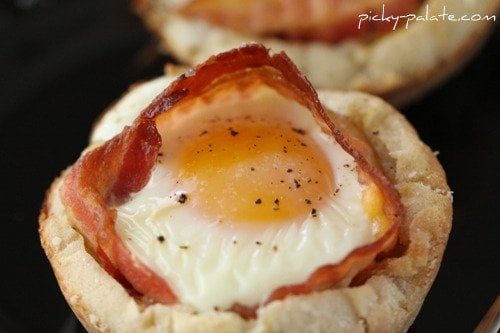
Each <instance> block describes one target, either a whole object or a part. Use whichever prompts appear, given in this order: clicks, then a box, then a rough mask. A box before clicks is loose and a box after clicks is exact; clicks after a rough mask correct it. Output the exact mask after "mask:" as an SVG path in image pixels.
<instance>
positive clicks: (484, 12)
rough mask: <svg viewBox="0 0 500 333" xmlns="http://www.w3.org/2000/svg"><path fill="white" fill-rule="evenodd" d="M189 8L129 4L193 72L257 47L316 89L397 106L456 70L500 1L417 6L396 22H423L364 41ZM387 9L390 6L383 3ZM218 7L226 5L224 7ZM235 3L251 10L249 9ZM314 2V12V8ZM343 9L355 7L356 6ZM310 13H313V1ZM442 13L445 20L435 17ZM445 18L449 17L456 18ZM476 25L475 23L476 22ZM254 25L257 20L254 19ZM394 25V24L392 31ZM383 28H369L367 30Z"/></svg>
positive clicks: (155, 2) (147, 1)
mask: <svg viewBox="0 0 500 333" xmlns="http://www.w3.org/2000/svg"><path fill="white" fill-rule="evenodd" d="M191 2H196V1H166V0H137V1H135V2H134V4H135V9H136V11H137V12H138V13H139V15H140V16H141V17H142V18H143V19H144V21H145V23H146V25H147V26H148V27H149V28H150V30H151V31H153V32H154V33H155V34H156V36H158V38H159V40H160V41H161V49H162V50H163V51H164V52H166V53H168V54H171V55H174V56H175V57H176V58H177V59H178V60H179V61H180V62H181V63H186V64H189V65H194V64H196V63H199V62H201V61H202V60H203V59H205V58H207V57H208V56H210V55H211V54H215V53H218V52H220V51H222V50H226V49H230V48H233V47H238V46H239V45H241V44H242V43H245V42H250V41H252V42H258V43H262V44H264V45H266V46H268V47H270V48H272V49H274V50H276V51H280V50H284V51H285V52H286V53H287V54H288V55H289V56H290V58H292V60H293V61H294V62H295V64H296V65H297V66H298V67H299V69H300V70H301V71H302V72H303V73H305V74H306V75H307V77H308V78H309V80H310V81H311V82H312V84H313V85H314V86H315V87H316V88H318V89H336V90H339V89H340V90H359V91H363V92H367V93H370V94H374V95H378V96H381V97H383V98H384V99H386V100H389V101H390V102H391V103H392V104H396V105H402V104H404V103H408V102H409V101H411V100H412V99H415V98H417V97H418V96H420V95H422V94H423V93H425V92H426V91H428V90H429V89H431V88H433V87H434V86H436V85H437V84H439V83H440V82H442V81H444V80H445V79H446V78H447V77H449V76H450V75H451V74H453V73H454V72H456V71H457V70H459V69H460V68H461V67H462V66H463V65H464V64H465V63H466V62H467V61H468V60H469V59H470V58H471V57H472V56H473V55H474V54H475V53H476V52H477V51H478V49H479V48H480V47H481V45H482V44H483V42H484V41H485V39H486V38H487V36H488V34H489V32H490V31H491V30H492V29H493V28H494V26H495V19H496V14H497V13H498V11H499V8H500V1H498V0H472V1H470V0H458V1H449V0H428V1H419V2H420V4H419V5H418V6H417V7H416V8H413V9H409V10H408V13H407V14H399V13H398V15H415V16H416V17H420V19H415V20H411V21H408V20H407V19H406V18H405V17H402V18H401V21H400V22H399V25H398V26H397V27H396V28H395V29H394V31H393V30H392V28H389V29H388V30H389V31H387V32H385V33H377V34H375V35H368V37H366V36H365V35H363V34H361V36H354V37H352V38H349V36H348V38H343V39H340V40H336V41H333V42H328V41H317V40H314V39H308V38H306V39H303V38H302V39H294V38H280V37H277V36H273V35H272V34H271V35H264V34H258V33H254V32H249V31H240V30H238V29H234V28H231V27H228V26H225V25H220V24H214V23H212V22H211V21H210V20H207V19H206V18H205V17H203V15H198V16H194V15H191V16H189V15H185V14H183V13H180V11H181V10H182V8H183V7H185V6H186V5H189V4H190V3H191ZM201 2H203V1H201ZM366 2H367V3H369V2H370V1H366ZM391 2H395V1H386V3H391ZM417 2H418V1H417ZM205 3H206V2H205ZM217 3H222V5H221V6H224V1H218V2H217ZM240 3H247V5H248V6H250V5H249V3H250V4H251V3H252V2H248V1H240ZM290 3H291V4H292V5H293V3H294V1H275V2H272V3H269V4H268V5H263V7H264V8H266V6H271V4H274V5H276V6H281V5H283V6H287V5H289V4H290ZM314 3H315V4H316V5H318V4H317V3H318V2H317V1H316V2H314ZM319 3H320V5H321V4H322V5H324V6H327V8H329V6H334V5H332V4H331V3H333V2H331V1H324V2H321V1H320V2H319ZM339 3H341V2H339ZM347 3H352V4H354V5H353V6H356V5H355V4H356V2H347ZM360 3H362V2H360ZM371 3H374V1H372V2H371ZM375 3H376V1H375ZM382 3H384V2H382ZM382 3H381V4H380V6H378V5H377V6H376V8H372V7H369V8H370V10H362V12H360V13H358V15H355V16H354V17H352V18H351V20H354V21H355V22H351V23H352V25H353V26H357V25H358V24H359V25H361V26H363V24H364V22H360V19H361V17H363V18H364V17H366V16H362V15H368V13H371V10H372V9H373V11H374V13H375V11H377V12H380V11H381V9H380V8H378V7H382ZM403 3H404V2H403ZM296 5H297V4H296ZM301 5H303V3H301ZM303 6H304V7H306V9H307V7H308V6H307V5H303ZM367 6H373V4H368V5H367ZM387 6H389V5H387ZM310 7H311V8H314V6H313V2H311V5H310ZM309 10H310V9H309ZM268 11H271V9H263V10H262V15H264V14H266V15H267V16H271V19H272V16H279V15H280V12H281V11H276V12H272V13H270V12H268ZM248 12H250V11H248ZM283 12H285V11H283ZM405 13H406V12H405ZM443 13H445V16H441V17H439V16H438V15H441V14H443ZM379 14H381V13H379ZM250 15H251V14H250ZM255 15H257V14H255ZM300 15H307V14H302V13H301V12H300V11H299V18H300ZM449 15H453V19H450V17H451V16H449ZM464 15H466V16H465V17H466V18H471V17H474V18H475V21H454V20H456V18H461V17H463V16H464ZM386 16H390V15H389V14H387V15H386ZM478 18H480V20H476V19H478ZM256 20H257V21H259V18H256ZM393 23H394V21H391V22H390V25H391V26H392V24H393ZM380 24H381V23H380V22H374V23H372V26H377V25H380ZM367 25H368V23H367ZM353 29H356V28H353Z"/></svg>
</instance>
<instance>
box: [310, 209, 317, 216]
mask: <svg viewBox="0 0 500 333" xmlns="http://www.w3.org/2000/svg"><path fill="white" fill-rule="evenodd" d="M311 215H312V217H317V216H318V212H317V211H316V208H313V209H311Z"/></svg>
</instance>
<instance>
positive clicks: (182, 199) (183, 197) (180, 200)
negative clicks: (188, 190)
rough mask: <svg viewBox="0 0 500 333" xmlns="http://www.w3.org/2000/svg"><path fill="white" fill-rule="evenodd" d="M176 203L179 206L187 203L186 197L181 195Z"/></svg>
mask: <svg viewBox="0 0 500 333" xmlns="http://www.w3.org/2000/svg"><path fill="white" fill-rule="evenodd" d="M177 201H178V202H179V203H181V204H183V203H185V202H186V201H187V195H185V194H184V193H181V195H179V198H178V199H177Z"/></svg>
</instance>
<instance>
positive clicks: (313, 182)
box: [178, 120, 334, 223]
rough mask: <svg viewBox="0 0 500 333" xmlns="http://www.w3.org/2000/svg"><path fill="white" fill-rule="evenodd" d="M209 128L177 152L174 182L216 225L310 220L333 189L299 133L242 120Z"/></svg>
mask: <svg viewBox="0 0 500 333" xmlns="http://www.w3.org/2000/svg"><path fill="white" fill-rule="evenodd" d="M224 125H228V126H221V125H220V126H214V127H212V128H209V129H207V130H204V131H202V132H201V133H200V134H199V135H198V136H196V137H194V138H192V140H190V142H189V143H187V144H186V146H184V147H182V149H181V150H180V156H179V160H178V168H179V170H178V179H180V181H181V182H183V183H185V182H186V183H189V184H193V186H194V190H193V191H192V192H191V193H189V200H190V204H191V205H193V206H194V207H196V208H197V209H199V210H202V211H204V212H205V213H208V214H210V216H212V217H215V218H216V219H218V220H219V221H221V222H243V223H245V222H248V223H271V222H273V223H274V222H285V221H291V220H292V221H294V220H303V219H304V218H306V217H307V216H309V215H312V216H315V215H316V212H317V209H318V208H319V207H320V206H321V205H322V202H323V200H324V199H325V201H326V199H327V198H329V197H330V194H331V192H332V189H334V182H333V179H334V177H333V171H332V168H331V166H330V163H329V161H328V160H327V159H326V158H325V157H324V155H325V153H324V152H322V151H321V149H320V148H319V146H318V145H317V144H316V143H315V142H314V141H313V140H312V139H311V138H310V137H308V135H307V133H305V132H304V131H303V130H301V129H297V128H293V127H291V126H289V127H286V126H282V125H280V124H278V123H274V124H271V123H269V122H252V121H251V120H246V121H243V122H238V124H234V125H233V124H231V123H224Z"/></svg>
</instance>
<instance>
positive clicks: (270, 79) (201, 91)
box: [62, 44, 403, 318]
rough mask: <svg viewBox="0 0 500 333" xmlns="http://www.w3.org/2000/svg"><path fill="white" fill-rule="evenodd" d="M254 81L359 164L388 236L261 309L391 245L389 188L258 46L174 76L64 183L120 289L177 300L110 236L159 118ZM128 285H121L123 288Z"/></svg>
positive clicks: (302, 81)
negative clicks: (296, 108)
mask: <svg viewBox="0 0 500 333" xmlns="http://www.w3.org/2000/svg"><path fill="white" fill-rule="evenodd" d="M256 78H258V79H259V81H258V82H264V83H265V84H268V85H270V86H272V87H273V88H275V89H277V90H278V91H279V92H280V93H282V94H284V95H285V96H287V97H289V98H293V99H294V100H296V101H297V102H298V103H301V104H302V105H304V106H306V107H307V108H308V109H309V110H311V112H312V113H313V115H314V116H315V117H316V118H317V120H318V122H319V123H320V124H322V125H323V130H325V131H330V132H331V133H332V134H333V135H334V137H335V139H336V140H337V141H338V142H339V144H340V145H341V146H342V147H343V148H344V149H345V150H346V151H347V152H349V153H350V154H351V155H352V156H353V157H354V158H355V159H356V161H357V163H358V165H359V169H360V172H361V176H362V177H367V178H366V179H369V180H370V181H373V182H375V183H376V184H377V186H378V187H379V188H380V190H381V191H382V193H383V195H384V198H385V204H384V211H385V213H386V215H387V216H388V218H389V219H390V220H391V221H392V225H391V227H390V228H389V230H388V231H387V232H386V233H385V234H384V235H383V236H382V237H381V238H380V239H378V240H377V241H375V242H374V243H372V244H369V245H366V246H364V247H361V248H358V249H356V250H354V251H353V252H352V253H351V254H350V255H349V256H348V257H347V258H345V259H344V260H343V261H342V262H341V263H338V264H335V265H327V266H323V267H320V268H318V269H317V270H316V271H315V272H314V273H313V274H312V275H311V276H310V277H309V279H308V280H307V281H305V282H304V283H302V284H299V285H294V286H283V287H282V288H279V289H277V290H275V291H274V292H273V293H272V295H271V296H270V297H269V298H268V300H267V301H266V302H271V301H273V300H276V299H282V298H284V297H286V296H287V295H290V294H303V293H309V292H311V291H316V290H323V289H326V288H331V287H332V286H335V285H336V284H337V283H338V282H339V281H341V280H342V279H343V278H344V277H345V276H346V274H347V273H348V272H349V271H350V270H351V268H353V267H355V266H356V265H358V264H359V263H362V262H371V261H373V260H374V259H375V257H376V256H377V255H378V254H379V253H381V252H383V251H387V250H388V249H390V248H391V247H392V246H393V245H394V244H395V241H396V239H397V230H398V226H399V223H400V220H401V218H402V216H403V206H402V205H401V202H400V200H399V195H398V193H397V192H396V190H395V189H394V188H393V187H392V185H391V184H390V182H389V181H388V180H387V179H386V178H385V177H384V175H383V174H382V173H381V172H380V171H379V170H378V169H377V168H375V167H373V166H372V165H371V164H370V163H369V162H368V161H367V159H366V158H365V157H364V155H363V154H362V153H361V152H360V151H359V150H358V149H357V148H356V147H357V145H358V147H359V144H358V143H353V142H354V141H353V140H352V139H351V138H350V137H349V136H348V135H347V134H346V133H344V132H343V131H342V130H341V129H340V127H338V126H337V125H336V124H335V123H334V122H333V121H332V120H331V119H330V118H329V116H328V115H327V114H326V112H325V110H324V109H323V107H322V105H321V103H320V101H319V99H318V97H317V94H316V92H315V91H314V89H313V88H312V86H311V84H310V83H309V81H307V79H306V78H305V77H304V76H303V75H302V74H300V73H299V71H298V69H297V68H296V67H295V65H294V64H293V63H292V62H291V60H290V59H289V58H288V57H287V56H286V55H285V54H284V53H279V54H275V55H273V56H270V55H269V53H268V50H267V49H266V48H264V47H263V46H261V45H256V44H252V45H247V46H244V47H242V48H239V49H235V50H232V51H229V52H226V53H222V54H219V55H216V56H213V57H211V58H210V59H209V60H207V62H205V63H204V64H202V65H200V66H198V67H197V68H195V69H194V70H192V71H191V72H188V73H186V74H184V75H182V76H180V77H179V78H178V79H177V80H176V81H174V82H173V83H172V84H171V85H170V86H169V87H168V88H166V89H165V90H164V91H163V92H162V93H161V94H160V95H159V96H158V97H156V98H155V100H154V101H153V102H152V103H151V104H150V105H149V106H148V107H147V108H146V109H144V110H143V111H142V113H141V115H140V116H139V117H138V118H137V119H136V121H135V122H134V123H133V124H132V126H131V127H127V128H125V129H124V131H123V132H122V133H120V134H119V135H117V136H115V137H114V138H113V139H111V140H109V141H107V142H106V143H105V144H103V145H102V146H100V147H98V148H96V149H94V150H92V151H90V152H89V153H87V154H86V155H84V156H83V157H82V158H81V159H80V160H79V161H78V162H77V163H76V164H75V165H74V166H73V167H72V168H71V169H70V171H69V173H68V174H67V175H66V177H65V181H64V187H63V190H62V191H63V192H62V194H63V200H64V202H65V203H66V205H67V206H68V207H69V208H70V210H71V211H72V213H73V215H74V217H75V218H76V221H77V222H76V223H77V227H78V229H79V230H80V232H81V233H82V234H83V235H84V236H85V238H86V239H87V240H88V242H89V243H90V245H91V247H92V249H94V250H95V251H96V254H97V257H98V258H99V259H100V261H101V263H102V265H103V267H104V268H105V269H106V270H107V271H108V272H109V273H110V274H111V275H112V276H114V277H115V278H117V279H118V281H121V282H124V284H125V285H126V284H127V283H129V284H130V285H131V286H132V287H133V288H134V289H135V290H136V291H137V292H139V293H141V294H143V295H145V296H147V297H148V298H150V299H152V300H153V301H156V302H161V303H174V302H176V301H177V297H176V296H175V295H174V293H173V292H172V290H171V289H170V287H169V285H168V282H167V281H164V280H163V279H161V278H160V277H159V276H158V275H156V274H155V273H154V272H152V271H151V270H150V269H149V268H147V267H146V266H144V265H143V264H142V263H140V262H138V261H137V260H136V259H134V257H133V256H132V254H131V253H130V251H129V250H128V249H126V247H125V245H124V244H123V242H122V240H121V239H120V238H119V237H118V235H117V233H116V230H115V226H114V225H115V218H116V210H115V208H113V207H115V206H116V205H119V204H120V203H123V202H124V201H126V200H127V199H128V197H129V196H130V194H132V193H134V192H137V191H139V190H141V189H142V188H143V187H144V186H145V185H146V183H147V182H148V180H149V178H150V176H151V172H152V169H153V166H154V165H155V163H156V159H157V155H158V152H159V150H160V147H161V145H162V143H161V136H160V134H159V133H158V130H157V124H158V122H160V121H161V117H160V116H161V115H163V114H166V113H167V112H174V111H175V108H176V107H177V106H180V105H181V104H183V103H187V102H189V101H192V100H194V99H195V98H198V97H199V96H204V97H205V96H210V94H213V93H215V92H216V91H218V89H220V88H221V87H222V88H223V87H224V85H225V84H238V85H245V84H249V83H251V82H254V80H255V79H256ZM125 281H126V282H125ZM232 309H233V310H234V311H237V312H238V313H240V314H241V315H242V316H243V317H246V318H251V317H254V316H255V309H256V308H254V307H245V306H240V305H238V304H235V305H234V307H233V308H232Z"/></svg>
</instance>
